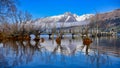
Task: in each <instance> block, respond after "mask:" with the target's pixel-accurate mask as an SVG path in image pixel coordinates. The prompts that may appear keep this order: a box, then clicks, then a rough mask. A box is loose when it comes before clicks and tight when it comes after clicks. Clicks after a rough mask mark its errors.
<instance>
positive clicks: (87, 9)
mask: <svg viewBox="0 0 120 68" xmlns="http://www.w3.org/2000/svg"><path fill="white" fill-rule="evenodd" d="M19 8H20V9H21V10H23V11H26V10H27V11H28V12H30V13H31V14H32V15H33V17H34V18H39V17H46V16H53V15H59V14H63V13H65V12H71V13H75V14H78V15H82V14H91V13H93V14H95V11H97V12H98V13H104V12H109V11H112V10H114V9H118V8H120V0H20V5H19Z"/></svg>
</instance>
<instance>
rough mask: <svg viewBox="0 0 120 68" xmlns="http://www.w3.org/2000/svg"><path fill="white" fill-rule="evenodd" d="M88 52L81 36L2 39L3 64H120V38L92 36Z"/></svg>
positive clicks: (89, 67) (1, 67)
mask: <svg viewBox="0 0 120 68" xmlns="http://www.w3.org/2000/svg"><path fill="white" fill-rule="evenodd" d="M92 41H93V43H91V45H90V48H89V49H88V54H86V52H85V51H86V50H85V48H86V47H84V48H83V49H82V46H83V41H82V39H81V38H76V39H69V38H65V39H62V40H61V46H58V45H57V44H56V42H55V39H53V40H49V39H45V40H44V42H41V41H34V40H30V41H11V40H3V41H1V43H0V68H7V67H9V68H13V67H15V68H21V67H22V68H40V67H42V68H49V67H52V68H56V67H60V68H61V67H64V68H68V67H69V68H78V67H79V68H81V67H82V68H106V67H108V68H119V66H120V46H119V44H120V39H119V38H116V37H101V38H92Z"/></svg>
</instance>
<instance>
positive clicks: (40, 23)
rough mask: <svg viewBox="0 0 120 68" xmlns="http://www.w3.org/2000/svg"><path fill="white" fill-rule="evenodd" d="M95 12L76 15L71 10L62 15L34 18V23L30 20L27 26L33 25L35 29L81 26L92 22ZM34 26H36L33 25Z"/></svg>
mask: <svg viewBox="0 0 120 68" xmlns="http://www.w3.org/2000/svg"><path fill="white" fill-rule="evenodd" d="M93 16H94V14H85V15H81V16H79V15H76V14H72V13H70V12H66V13H64V14H61V15H56V16H50V17H45V18H39V19H36V20H34V21H33V22H32V23H30V22H28V23H27V24H26V27H28V26H29V27H32V28H35V29H37V28H38V29H39V28H55V27H56V28H61V27H71V26H80V25H86V24H89V23H90V18H91V17H93ZM33 26H34V27H33Z"/></svg>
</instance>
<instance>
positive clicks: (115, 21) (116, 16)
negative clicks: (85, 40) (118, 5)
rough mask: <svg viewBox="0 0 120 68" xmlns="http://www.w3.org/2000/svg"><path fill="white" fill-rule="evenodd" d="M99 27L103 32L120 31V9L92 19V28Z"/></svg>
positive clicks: (97, 15)
mask: <svg viewBox="0 0 120 68" xmlns="http://www.w3.org/2000/svg"><path fill="white" fill-rule="evenodd" d="M97 25H98V27H99V28H101V29H103V30H111V29H115V30H117V31H120V9H116V10H114V11H111V12H107V13H101V14H96V15H95V16H93V17H92V18H91V23H90V26H91V28H93V27H97Z"/></svg>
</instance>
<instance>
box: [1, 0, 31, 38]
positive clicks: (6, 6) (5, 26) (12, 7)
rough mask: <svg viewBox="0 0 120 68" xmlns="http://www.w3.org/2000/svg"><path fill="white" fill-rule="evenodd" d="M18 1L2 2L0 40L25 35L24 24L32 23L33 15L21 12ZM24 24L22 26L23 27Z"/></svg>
mask: <svg viewBox="0 0 120 68" xmlns="http://www.w3.org/2000/svg"><path fill="white" fill-rule="evenodd" d="M18 6H19V2H18V0H0V38H5V37H7V36H11V35H14V34H16V33H21V34H22V33H23V31H24V24H25V23H26V22H28V21H32V15H31V14H30V13H29V12H27V11H21V10H19V9H18V8H17V7H18ZM21 24H22V25H21Z"/></svg>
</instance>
